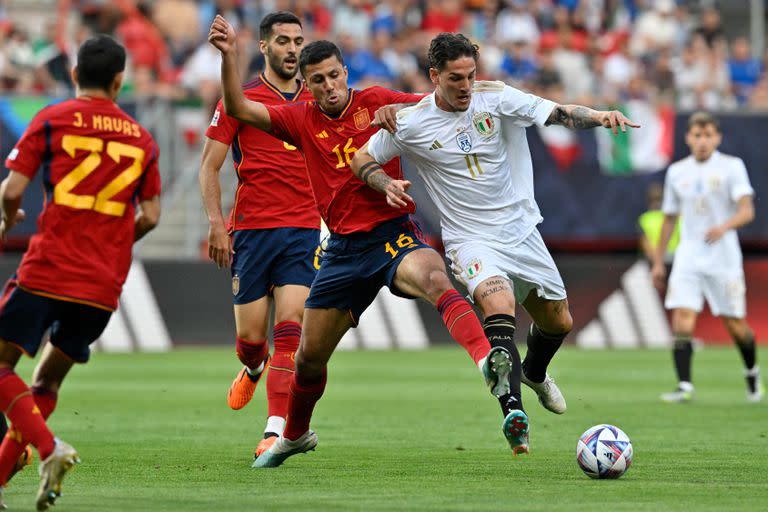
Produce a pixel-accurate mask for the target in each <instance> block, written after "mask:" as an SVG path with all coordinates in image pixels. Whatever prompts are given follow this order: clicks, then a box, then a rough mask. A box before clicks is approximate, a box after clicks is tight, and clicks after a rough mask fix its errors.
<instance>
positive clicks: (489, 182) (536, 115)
mask: <svg viewBox="0 0 768 512" xmlns="http://www.w3.org/2000/svg"><path fill="white" fill-rule="evenodd" d="M554 107H555V103H553V102H551V101H549V100H545V99H543V98H540V97H538V96H534V95H532V94H528V93H524V92H522V91H519V90H517V89H515V88H513V87H510V86H508V85H505V84H504V83H503V82H482V81H480V82H475V85H474V88H473V92H472V101H471V103H470V106H469V108H468V109H467V110H466V111H464V112H446V111H445V110H442V109H440V108H439V107H437V105H436V104H435V97H434V93H433V94H430V95H429V96H426V97H425V98H424V99H422V100H421V101H420V102H419V103H418V104H416V105H414V106H412V107H408V108H405V109H403V110H401V111H400V112H399V113H398V120H397V131H396V133H395V134H390V133H389V132H387V131H386V130H381V131H379V132H378V133H376V134H375V135H374V136H373V137H371V140H370V141H369V143H368V152H369V153H370V155H371V156H372V157H373V158H374V159H375V160H376V161H377V162H379V163H380V164H384V163H386V162H388V161H389V160H391V159H392V158H394V157H396V156H403V157H405V158H407V159H408V161H409V162H410V163H411V164H412V165H413V166H414V167H415V168H416V170H417V171H418V173H419V175H420V176H421V178H422V179H423V180H424V183H425V186H426V188H427V191H428V192H429V195H430V197H431V198H432V200H433V201H434V202H435V205H436V206H437V208H438V210H439V211H440V215H441V219H440V223H441V228H442V235H443V241H444V243H445V244H446V245H448V244H451V243H460V242H464V241H467V240H473V239H477V240H493V241H496V242H498V243H501V244H505V245H515V244H518V243H520V242H521V241H522V240H524V239H525V238H526V237H527V236H528V235H529V234H530V233H531V232H532V231H533V229H535V227H536V225H537V224H538V223H539V222H541V221H542V217H541V213H540V212H539V208H538V205H537V204H536V201H535V199H534V196H533V165H532V162H531V153H530V150H529V148H528V141H527V139H526V134H525V127H526V126H530V125H531V124H533V123H536V124H537V125H539V126H543V125H544V124H545V122H546V120H547V119H548V117H549V115H550V113H551V112H552V110H553V109H554Z"/></svg>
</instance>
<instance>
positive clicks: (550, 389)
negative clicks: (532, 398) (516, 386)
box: [520, 372, 568, 414]
mask: <svg viewBox="0 0 768 512" xmlns="http://www.w3.org/2000/svg"><path fill="white" fill-rule="evenodd" d="M520 381H521V382H522V383H523V384H525V385H526V386H528V387H529V388H531V389H532V390H534V391H535V392H536V394H537V395H538V397H539V403H541V405H543V406H544V408H545V409H546V410H548V411H552V412H553V413H555V414H563V413H564V412H565V411H566V409H567V408H568V406H567V405H566V404H565V398H563V394H562V393H561V392H560V388H558V387H557V384H555V380H554V379H553V378H552V377H550V376H549V374H548V373H547V374H545V376H544V382H538V383H537V382H533V381H531V380H530V379H528V377H526V376H525V372H522V375H521V376H520Z"/></svg>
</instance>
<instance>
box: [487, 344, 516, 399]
mask: <svg viewBox="0 0 768 512" xmlns="http://www.w3.org/2000/svg"><path fill="white" fill-rule="evenodd" d="M481 370H482V372H483V377H484V378H485V384H486V385H487V386H488V389H490V390H491V394H492V395H493V396H495V397H496V398H499V397H501V396H504V395H508V394H509V392H510V390H511V386H510V383H509V377H510V375H511V374H512V355H511V354H510V353H509V350H507V349H506V348H504V347H493V348H492V349H491V351H490V352H488V355H487V356H485V360H484V361H483V364H482V367H481Z"/></svg>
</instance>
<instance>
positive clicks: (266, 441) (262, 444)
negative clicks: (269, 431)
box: [253, 436, 277, 459]
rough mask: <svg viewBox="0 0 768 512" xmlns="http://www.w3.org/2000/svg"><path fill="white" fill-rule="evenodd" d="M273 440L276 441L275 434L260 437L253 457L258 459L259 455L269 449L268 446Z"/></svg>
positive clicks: (273, 442)
mask: <svg viewBox="0 0 768 512" xmlns="http://www.w3.org/2000/svg"><path fill="white" fill-rule="evenodd" d="M275 441H277V436H269V437H265V438H264V439H262V440H261V441H260V442H259V445H258V446H257V447H256V451H255V452H254V454H253V458H254V459H258V458H259V455H261V454H262V453H264V452H265V451H267V450H269V447H270V446H272V445H273V444H275Z"/></svg>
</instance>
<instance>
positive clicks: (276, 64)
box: [267, 48, 299, 80]
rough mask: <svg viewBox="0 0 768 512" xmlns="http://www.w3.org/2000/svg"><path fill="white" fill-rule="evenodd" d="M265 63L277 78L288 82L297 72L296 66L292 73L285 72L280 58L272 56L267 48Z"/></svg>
mask: <svg viewBox="0 0 768 512" xmlns="http://www.w3.org/2000/svg"><path fill="white" fill-rule="evenodd" d="M267 62H268V64H269V67H270V68H272V70H273V71H274V72H275V73H277V76H279V77H280V78H282V79H283V80H290V79H291V78H294V77H295V76H296V73H297V72H298V71H299V68H298V66H296V67H295V68H294V69H293V71H287V70H286V69H284V68H283V63H282V61H281V60H280V58H279V57H277V56H276V55H275V54H273V53H272V51H271V50H270V49H269V48H267Z"/></svg>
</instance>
